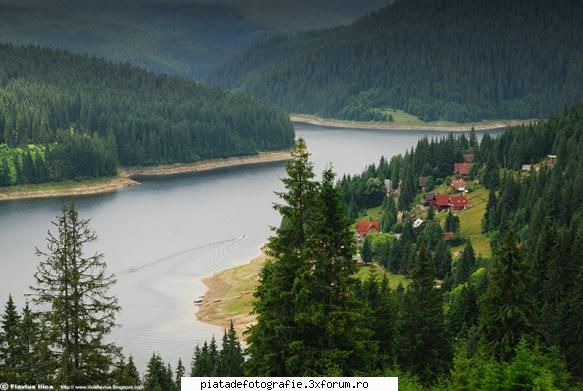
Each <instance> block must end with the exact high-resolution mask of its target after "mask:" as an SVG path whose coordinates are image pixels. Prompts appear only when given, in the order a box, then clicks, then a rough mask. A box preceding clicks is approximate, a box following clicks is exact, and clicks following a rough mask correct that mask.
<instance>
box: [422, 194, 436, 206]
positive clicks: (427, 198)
mask: <svg viewBox="0 0 583 391" xmlns="http://www.w3.org/2000/svg"><path fill="white" fill-rule="evenodd" d="M434 197H435V193H425V195H424V196H423V206H430V205H431V204H432V203H433V198H434Z"/></svg>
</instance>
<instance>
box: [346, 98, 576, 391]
mask: <svg viewBox="0 0 583 391" xmlns="http://www.w3.org/2000/svg"><path fill="white" fill-rule="evenodd" d="M582 118H583V104H577V105H575V106H574V107H573V108H571V109H569V110H568V111H566V112H564V113H561V114H558V115H554V116H552V117H550V118H549V119H547V120H545V121H542V122H540V123H538V124H536V125H530V126H523V127H517V128H512V129H510V130H508V131H507V132H505V133H504V134H502V135H500V136H499V137H497V138H495V139H492V138H491V137H489V136H488V135H485V136H484V137H483V139H482V141H481V142H480V143H478V142H477V139H476V137H475V134H474V133H473V132H472V133H471V134H470V137H469V138H468V137H466V136H465V135H461V136H458V137H454V136H453V135H450V136H448V137H446V138H442V139H439V140H431V141H430V140H427V139H422V140H420V141H419V143H418V146H417V148H415V149H414V150H412V151H410V152H408V153H406V154H404V155H403V156H396V157H393V158H392V159H391V161H390V162H387V161H386V160H384V159H381V162H380V164H379V165H378V166H377V165H373V166H370V167H368V168H367V170H366V171H365V172H363V174H362V175H359V176H354V177H346V178H343V180H341V181H340V182H339V186H340V187H341V188H342V189H343V193H344V197H345V200H346V202H349V203H350V204H351V205H352V209H353V210H354V213H358V212H360V211H361V210H363V209H366V208H370V207H373V206H378V205H381V203H382V221H381V222H382V230H383V231H384V232H387V234H379V235H372V236H371V237H370V238H369V237H367V238H366V239H365V242H364V245H363V248H362V250H361V255H362V256H363V259H364V260H365V261H367V259H365V258H370V260H376V261H377V262H379V263H380V264H381V265H382V266H384V267H385V268H386V269H387V270H389V271H391V272H393V273H401V274H405V275H409V276H411V277H413V278H414V275H415V268H416V259H417V258H416V257H418V256H419V252H420V251H421V249H422V248H423V249H424V251H426V254H427V256H428V257H429V259H431V260H432V265H431V266H432V268H433V269H432V273H433V274H432V278H435V279H440V280H444V281H443V283H442V284H441V290H442V291H443V292H446V293H445V295H444V302H445V303H446V307H447V308H448V311H447V312H446V313H445V314H444V317H445V323H446V325H447V328H448V332H447V335H448V336H449V337H450V338H451V346H452V347H453V348H455V349H462V350H461V351H463V355H462V356H456V359H455V360H454V364H455V365H462V366H464V368H466V370H467V371H469V372H468V375H467V376H468V379H466V380H467V381H468V383H467V384H472V381H473V382H478V383H479V384H486V383H483V382H484V381H485V380H482V381H479V377H480V376H481V374H482V375H483V374H484V373H487V367H488V366H489V365H492V363H493V362H495V361H488V360H492V358H487V357H486V362H484V361H483V360H484V359H485V358H484V357H482V356H480V355H479V354H481V352H483V350H484V349H485V350H486V351H490V352H491V354H492V356H491V357H493V358H494V359H495V360H500V359H503V360H506V361H508V360H511V359H512V358H513V357H517V356H518V351H513V349H524V346H522V345H521V344H522V343H521V342H519V340H520V336H523V337H525V338H526V339H528V340H530V341H531V342H532V341H535V343H536V344H538V346H539V349H540V351H539V353H541V352H544V351H547V352H552V351H556V352H559V354H558V356H557V357H559V358H561V359H562V360H564V361H563V364H562V365H565V366H566V367H567V368H568V369H569V370H570V372H571V374H572V375H573V376H575V377H577V378H581V377H582V376H583V367H582V366H581V362H582V360H581V357H582V356H581V352H583V341H582V340H581V338H580V337H579V336H580V334H581V333H580V330H581V327H582V326H583V323H582V319H581V317H580V316H579V315H576V314H577V313H579V312H580V309H581V302H582V301H581V300H582V295H581V294H582V291H581V289H580V288H581V281H582V279H583V258H582V256H581V254H582V253H583V252H582V250H583V249H582V248H581V243H583V204H582V201H583V199H582V197H583V196H582V194H581V191H583V160H582V155H581V151H582V150H583V122H582ZM467 153H473V154H474V158H475V160H474V163H473V165H472V169H471V172H470V176H471V177H474V178H475V179H476V180H479V181H480V182H481V183H482V184H484V185H485V186H486V187H487V188H489V189H490V193H489V197H488V201H487V208H486V212H485V215H484V218H483V220H482V227H483V231H484V232H485V233H486V235H487V236H488V238H489V239H490V243H491V247H492V250H493V253H494V254H495V255H494V257H493V258H492V259H484V258H479V257H476V255H475V254H474V251H473V248H472V245H471V243H470V242H469V241H466V244H465V247H464V250H463V251H462V252H461V254H460V255H459V256H458V257H455V258H454V259H453V260H452V256H451V250H450V245H448V244H447V243H446V242H445V241H444V239H443V236H442V235H443V232H444V231H454V232H455V231H456V230H457V228H458V227H459V220H458V221H456V218H455V216H454V215H452V214H451V213H449V214H448V215H447V216H446V218H445V221H444V224H443V226H442V224H440V223H439V222H437V221H436V220H435V214H434V213H433V209H429V211H428V214H427V216H426V217H425V216H423V218H424V219H426V223H425V225H424V227H423V228H422V229H413V226H412V220H413V219H412V218H411V217H410V215H408V213H407V211H409V210H410V209H411V206H412V205H413V203H414V202H418V201H419V197H418V192H419V190H418V188H417V180H418V178H419V176H421V175H426V176H429V177H430V178H432V180H431V181H429V182H434V183H435V184H441V183H443V182H444V181H445V180H446V179H447V178H448V177H450V175H451V174H452V168H453V162H456V161H460V160H461V159H462V157H463V154H467ZM547 155H551V157H547ZM440 158H441V159H443V160H440ZM555 159H556V161H555ZM442 162H443V167H440V166H441V164H442ZM525 164H529V165H528V166H526V167H523V165H525ZM385 179H390V180H392V181H393V183H396V184H398V183H401V187H400V189H401V192H400V195H399V196H398V197H397V201H396V202H395V200H394V198H393V197H385V194H386V189H385V188H384V186H382V184H383V182H384V180H385ZM430 186H431V185H430ZM429 190H431V189H429ZM397 205H399V206H400V207H397ZM398 211H403V212H405V214H404V215H403V218H402V220H403V221H402V222H398V221H397V212H398ZM415 213H416V214H418V211H417V212H415ZM394 232H398V233H399V234H400V236H399V239H398V240H396V239H394V238H393V233H394ZM367 254H370V255H367ZM486 340H489V341H490V342H488V343H487V346H485V347H480V344H481V343H482V342H483V341H486ZM478 353H479V354H478ZM514 354H516V356H515V355H514ZM537 354H538V353H537ZM455 365H454V372H453V374H452V376H454V377H455ZM496 365H500V363H498V364H496ZM460 376H461V374H460ZM472 377H473V378H472ZM470 378H471V380H470ZM458 380H461V377H460V379H458ZM541 381H542V380H541ZM468 387H469V386H468ZM474 387H477V386H476V385H475V383H474ZM559 388H560V387H559ZM468 389H481V388H479V387H478V388H468ZM484 389H490V388H488V387H485V388H484ZM501 389H507V388H501ZM545 389H546V388H545Z"/></svg>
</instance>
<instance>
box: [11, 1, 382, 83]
mask: <svg viewBox="0 0 583 391" xmlns="http://www.w3.org/2000/svg"><path fill="white" fill-rule="evenodd" d="M384 4H386V2H385V1H383V0H360V1H358V2H355V1H353V0H342V1H332V0H315V1H314V0H312V1H290V0H277V1H264V0H251V1H237V0H185V1H164V0H152V1H150V0H122V1H113V0H105V1H103V0H102V1H95V0H50V1H44V0H30V1H20V0H0V37H1V38H0V40H1V41H3V42H12V43H17V44H31V43H32V44H37V45H41V46H46V47H52V48H59V49H68V50H71V51H74V52H78V53H88V54H92V55H96V56H98V57H103V58H106V59H109V60H112V61H116V62H130V63H132V64H135V65H139V66H142V67H144V68H146V69H149V70H151V71H155V72H162V73H168V74H173V75H179V76H184V77H189V78H195V79H199V78H202V77H203V76H204V75H206V73H207V72H208V70H209V69H211V68H214V67H216V66H218V65H219V64H220V63H222V62H224V61H226V60H227V59H228V58H230V57H231V56H233V55H234V54H236V53H238V52H239V51H240V50H242V49H245V48H247V47H249V46H250V45H252V44H254V43H257V42H260V41H263V40H265V39H267V38H269V37H271V36H273V35H274V34H279V33H283V32H297V31H303V30H307V29H315V28H326V27H331V26H337V25H340V24H348V23H350V22H352V21H353V20H354V18H356V17H358V16H361V15H364V14H366V13H367V12H369V11H371V10H374V9H378V8H380V7H381V6H383V5H384Z"/></svg>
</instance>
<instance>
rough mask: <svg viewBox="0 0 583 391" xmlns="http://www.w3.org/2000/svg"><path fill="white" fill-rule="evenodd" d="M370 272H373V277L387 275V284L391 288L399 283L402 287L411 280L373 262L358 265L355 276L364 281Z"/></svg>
mask: <svg viewBox="0 0 583 391" xmlns="http://www.w3.org/2000/svg"><path fill="white" fill-rule="evenodd" d="M370 273H373V274H374V275H375V277H377V278H379V279H380V278H382V277H383V274H384V275H386V276H387V278H388V279H389V286H390V287H391V289H397V287H398V286H399V284H401V285H403V286H404V287H406V286H408V285H409V284H410V283H411V280H410V279H408V278H407V277H405V276H402V275H400V274H392V273H389V272H387V271H385V270H384V269H383V268H382V267H381V266H379V265H376V264H373V265H359V267H358V272H357V273H356V278H358V279H359V280H361V281H365V280H366V279H368V278H369V276H370Z"/></svg>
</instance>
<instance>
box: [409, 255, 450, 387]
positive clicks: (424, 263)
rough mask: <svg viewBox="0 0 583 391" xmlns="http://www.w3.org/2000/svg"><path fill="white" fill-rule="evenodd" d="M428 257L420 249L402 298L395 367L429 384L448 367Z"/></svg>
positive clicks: (438, 297)
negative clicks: (409, 283) (397, 366)
mask: <svg viewBox="0 0 583 391" xmlns="http://www.w3.org/2000/svg"><path fill="white" fill-rule="evenodd" d="M434 275H435V273H434V271H433V267H432V261H431V259H430V255H429V254H428V252H427V248H426V247H425V246H424V245H422V246H421V247H420V249H419V252H418V254H417V258H416V262H415V267H414V269H413V272H412V275H411V278H412V282H411V285H409V287H408V289H407V292H406V294H405V297H404V305H403V307H402V308H403V310H402V311H403V315H402V320H401V322H400V328H399V330H400V332H399V334H400V342H399V351H398V363H399V366H400V367H401V368H402V369H404V370H406V371H408V372H410V373H411V374H414V375H417V376H419V378H420V379H421V380H422V381H423V382H424V383H426V384H427V383H431V382H433V381H435V380H436V379H437V377H438V376H439V375H440V374H441V373H444V372H445V371H446V370H447V368H448V367H449V365H450V354H451V353H450V348H449V343H448V340H447V337H446V330H445V323H444V315H443V303H442V297H441V292H440V291H439V289H437V288H435V287H434V285H435V282H434V279H433V276H434Z"/></svg>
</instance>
